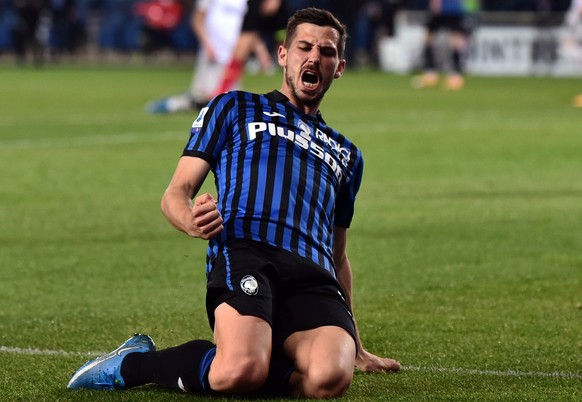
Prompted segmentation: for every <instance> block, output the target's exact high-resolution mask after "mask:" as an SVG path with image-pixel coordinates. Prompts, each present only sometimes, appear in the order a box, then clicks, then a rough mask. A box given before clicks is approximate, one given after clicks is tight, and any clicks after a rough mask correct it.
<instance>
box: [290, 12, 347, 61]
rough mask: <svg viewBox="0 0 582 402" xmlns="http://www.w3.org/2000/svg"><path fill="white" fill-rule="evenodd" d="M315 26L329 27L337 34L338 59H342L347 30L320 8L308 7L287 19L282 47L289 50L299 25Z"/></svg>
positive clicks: (330, 14)
mask: <svg viewBox="0 0 582 402" xmlns="http://www.w3.org/2000/svg"><path fill="white" fill-rule="evenodd" d="M306 23H307V24H315V25H318V26H321V27H331V28H333V29H335V30H336V31H337V32H338V34H339V42H338V44H337V49H338V54H339V57H340V58H342V57H343V55H344V50H345V48H346V41H347V39H348V33H347V28H346V26H345V25H344V24H342V23H341V22H340V21H339V20H338V19H337V18H336V17H335V16H334V15H333V14H332V13H331V12H329V11H328V10H323V9H320V8H315V7H309V8H304V9H301V10H298V11H297V12H295V14H293V16H291V18H289V21H288V22H287V35H286V37H285V42H284V44H283V45H284V46H285V48H287V49H289V46H290V45H291V42H292V41H293V39H294V38H295V34H296V33H297V27H298V26H299V25H300V24H306Z"/></svg>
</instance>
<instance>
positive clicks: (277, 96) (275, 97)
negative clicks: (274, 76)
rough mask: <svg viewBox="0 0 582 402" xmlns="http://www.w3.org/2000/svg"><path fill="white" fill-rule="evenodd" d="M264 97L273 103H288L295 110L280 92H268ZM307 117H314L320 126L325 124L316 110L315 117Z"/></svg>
mask: <svg viewBox="0 0 582 402" xmlns="http://www.w3.org/2000/svg"><path fill="white" fill-rule="evenodd" d="M265 96H266V97H267V98H268V99H269V100H271V101H273V102H288V103H289V104H290V105H291V106H292V107H293V108H295V109H297V108H296V107H295V106H294V105H293V104H291V103H290V102H289V98H288V97H286V96H285V95H283V94H282V93H281V92H279V91H277V90H274V91H271V92H269V93H268V94H265ZM306 116H308V117H311V118H313V117H315V119H317V121H319V122H320V123H322V124H326V123H325V121H324V120H323V117H322V116H321V112H320V111H319V110H318V111H317V113H315V115H306Z"/></svg>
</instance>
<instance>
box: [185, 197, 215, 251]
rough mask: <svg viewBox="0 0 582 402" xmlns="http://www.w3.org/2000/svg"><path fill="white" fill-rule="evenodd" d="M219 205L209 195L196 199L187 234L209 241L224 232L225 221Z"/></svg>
mask: <svg viewBox="0 0 582 402" xmlns="http://www.w3.org/2000/svg"><path fill="white" fill-rule="evenodd" d="M217 204H218V201H216V199H214V197H212V196H211V195H210V194H208V193H206V194H202V195H200V196H198V197H196V199H194V205H193V206H192V209H191V211H190V212H191V216H190V222H189V225H188V229H187V230H186V233H188V235H190V236H192V237H198V238H200V239H204V240H209V239H212V238H213V237H215V236H217V235H218V234H219V233H220V232H222V230H223V229H224V227H223V226H222V222H223V220H222V216H221V215H220V212H219V211H218V205H217Z"/></svg>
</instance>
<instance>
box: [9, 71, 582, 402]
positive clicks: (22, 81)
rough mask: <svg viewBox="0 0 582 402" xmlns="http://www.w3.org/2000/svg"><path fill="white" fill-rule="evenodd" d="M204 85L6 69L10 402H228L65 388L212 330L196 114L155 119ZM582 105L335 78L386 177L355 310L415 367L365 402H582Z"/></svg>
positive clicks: (550, 97) (376, 77) (381, 350)
mask: <svg viewBox="0 0 582 402" xmlns="http://www.w3.org/2000/svg"><path fill="white" fill-rule="evenodd" d="M190 74H191V70H190V67H189V66H179V67H176V66H174V67H152V66H149V67H145V66H141V67H138V66H130V67H105V66H102V67H101V68H97V67H82V66H81V67H71V66H61V67H46V68H44V69H33V68H25V69H16V68H15V67H11V66H6V65H5V66H2V67H0V228H1V230H0V367H1V368H2V369H1V370H2V375H1V376H0V400H7V401H12V400H22V401H28V400H46V401H57V400H59V401H80V400H91V401H110V400H116V401H135V400H148V401H173V400H207V398H201V397H197V396H192V395H183V394H180V393H173V392H167V391H163V390H160V389H157V388H153V387H143V388H139V389H134V390H129V391H123V392H113V393H111V392H86V391H76V392H74V391H69V390H67V389H66V388H65V387H66V383H67V381H68V379H69V377H70V376H71V374H72V373H73V372H74V370H75V369H77V368H78V367H79V366H80V365H81V364H82V363H83V362H84V361H86V360H87V359H88V358H89V357H90V356H91V354H92V353H93V354H94V353H100V352H108V351H109V350H112V349H113V348H115V347H117V346H118V345H119V344H120V343H121V342H122V341H124V340H125V339H127V338H128V337H129V336H130V335H131V334H132V333H134V332H142V333H147V334H150V335H151V336H152V337H153V338H154V339H155V340H156V342H157V344H158V346H159V347H162V348H163V347H168V346H173V345H176V344H179V343H182V342H184V341H187V340H190V339H194V338H209V337H210V336H211V332H210V330H209V328H208V324H207V323H206V318H205V312H204V302H203V300H204V254H205V243H204V242H202V241H197V240H194V239H189V238H187V236H185V235H183V234H181V233H179V232H177V231H176V230H174V229H173V228H172V227H170V225H169V224H168V223H167V222H166V221H165V219H164V218H163V216H162V214H161V212H160V209H159V202H160V198H161V195H162V193H163V191H164V189H165V187H166V185H167V183H168V182H169V180H170V177H171V174H172V172H173V170H174V167H175V165H176V163H177V161H178V158H179V155H180V153H181V150H182V147H183V146H184V144H185V141H186V140H187V138H188V133H189V128H190V125H191V123H192V121H193V119H194V118H195V116H194V115H192V114H186V113H184V114H178V115H172V116H152V115H148V114H146V113H145V112H144V109H143V105H144V104H145V103H146V102H147V101H148V100H151V99H154V98H156V97H159V96H162V95H166V94H170V93H173V92H176V91H181V90H184V89H185V88H186V87H187V85H188V83H189V80H190ZM279 86H280V76H279V75H276V76H273V77H265V76H249V77H246V78H245V88H247V89H249V90H253V91H259V92H265V91H269V90H271V89H275V88H279ZM577 93H582V81H580V80H579V79H567V78H562V79H551V78H544V77H536V78H485V77H469V78H468V81H467V86H466V88H465V89H463V90H462V91H459V92H447V91H443V90H440V89H435V90H422V91H417V90H413V89H411V87H410V85H409V77H405V76H395V75H390V74H382V73H378V72H350V71H348V72H347V74H346V75H345V76H344V77H343V78H341V79H340V80H338V81H336V83H335V84H334V86H333V87H332V88H331V90H330V92H329V94H328V97H327V98H326V100H325V101H324V104H323V105H322V112H323V115H324V117H325V119H326V121H327V122H328V123H329V124H330V125H331V126H333V127H336V128H338V129H339V130H340V131H342V132H343V133H344V134H346V135H347V136H348V137H350V138H351V139H353V140H354V141H355V142H356V143H357V144H358V145H359V146H360V147H361V148H362V150H363V152H364V156H365V162H366V163H365V165H366V166H365V175H364V182H363V185H362V189H361V193H360V195H359V197H358V201H357V211H356V216H355V219H354V221H353V225H352V228H351V229H350V231H349V238H350V243H349V255H350V259H351V261H352V264H353V267H354V274H355V313H356V316H357V318H358V320H359V325H360V332H361V335H362V337H363V340H364V343H365V345H366V346H367V348H368V349H369V350H371V351H373V352H376V353H378V354H381V355H387V356H390V357H394V358H396V359H398V360H400V361H401V362H402V364H403V365H404V369H403V370H402V372H400V373H398V374H390V375H365V374H362V373H357V374H356V376H355V379H354V384H353V386H352V387H351V388H350V390H349V392H348V394H347V395H346V397H345V398H344V399H345V400H346V401H363V400H366V401H379V400H390V401H421V400H435V401H439V400H440V401H451V400H452V401H486V400H492V401H500V400H503V401H579V400H582V109H576V108H574V107H572V105H571V100H572V98H573V96H574V95H576V94H577ZM206 186H207V188H208V189H212V187H211V182H209V183H207V185H206ZM223 399H224V400H230V399H229V398H217V400H223Z"/></svg>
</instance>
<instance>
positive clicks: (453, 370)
mask: <svg viewBox="0 0 582 402" xmlns="http://www.w3.org/2000/svg"><path fill="white" fill-rule="evenodd" d="M0 353H12V354H18V355H38V356H87V357H91V356H101V355H104V354H105V352H67V351H64V350H46V349H35V348H13V347H9V346H0ZM402 370H403V371H420V372H427V373H450V374H462V375H478V376H495V377H540V378H563V379H575V380H582V374H581V373H569V372H563V371H556V372H542V371H519V370H479V369H467V368H458V367H427V366H402Z"/></svg>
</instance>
